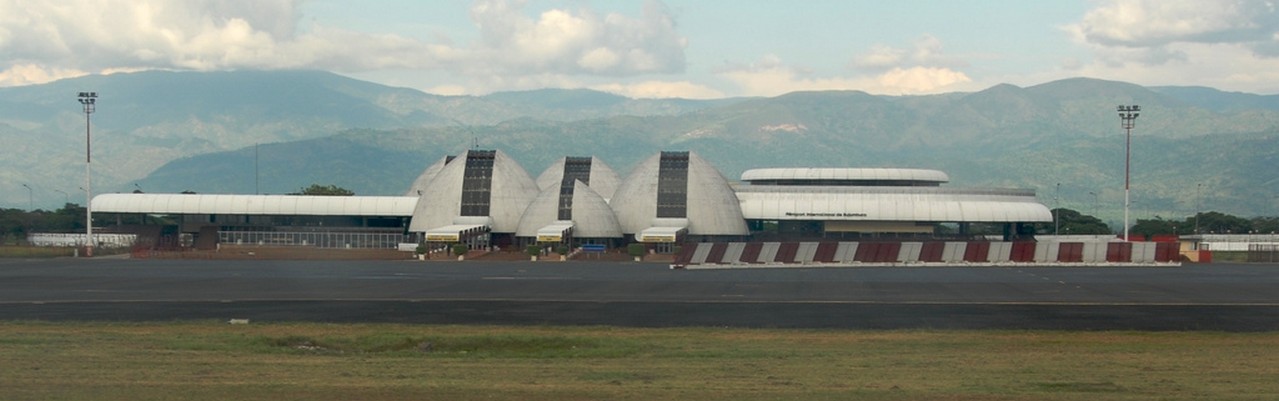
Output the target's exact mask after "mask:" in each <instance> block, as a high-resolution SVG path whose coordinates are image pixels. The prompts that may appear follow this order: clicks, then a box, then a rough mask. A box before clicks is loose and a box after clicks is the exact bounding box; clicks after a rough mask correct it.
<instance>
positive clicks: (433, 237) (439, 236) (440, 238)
mask: <svg viewBox="0 0 1279 401" xmlns="http://www.w3.org/2000/svg"><path fill="white" fill-rule="evenodd" d="M488 231H489V226H486V225H482V224H452V225H447V226H443V227H436V228H432V229H429V230H426V242H461V241H462V240H463V239H465V238H467V237H471V236H474V235H477V234H483V233H486V232H488Z"/></svg>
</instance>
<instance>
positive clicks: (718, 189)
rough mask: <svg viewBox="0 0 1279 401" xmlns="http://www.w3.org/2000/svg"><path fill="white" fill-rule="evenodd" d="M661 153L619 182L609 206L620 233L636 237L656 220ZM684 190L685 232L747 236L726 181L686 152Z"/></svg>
mask: <svg viewBox="0 0 1279 401" xmlns="http://www.w3.org/2000/svg"><path fill="white" fill-rule="evenodd" d="M661 157H662V154H661V153H658V154H656V155H653V157H650V158H648V159H647V160H645V161H644V162H642V163H640V165H639V166H637V167H635V170H633V171H631V174H630V175H628V176H627V177H626V179H624V180H622V183H621V185H619V186H618V188H617V192H615V193H614V194H613V199H612V201H611V202H609V205H610V206H611V207H612V208H613V211H614V214H616V215H617V221H618V223H620V224H621V225H622V232H624V233H627V234H635V233H638V232H640V231H642V230H644V229H646V228H649V227H652V226H653V221H654V220H655V219H657V187H658V178H659V167H660V163H661ZM688 158H689V160H688V181H687V185H688V187H687V188H685V190H686V191H685V194H686V195H685V196H686V213H685V216H684V217H683V218H685V219H687V220H688V233H689V234H691V235H747V234H749V233H750V230H749V229H748V228H747V227H746V221H745V220H744V219H743V218H742V209H741V204H740V203H739V202H738V200H737V195H736V194H734V193H733V188H732V187H730V186H729V185H728V180H727V179H725V178H724V176H723V175H722V174H720V172H719V170H716V169H715V167H714V166H712V165H711V164H710V163H708V162H707V161H706V160H704V159H702V158H701V157H700V156H698V155H697V154H696V153H693V152H689V153H688Z"/></svg>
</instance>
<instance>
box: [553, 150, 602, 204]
mask: <svg viewBox="0 0 1279 401" xmlns="http://www.w3.org/2000/svg"><path fill="white" fill-rule="evenodd" d="M584 164H585V165H584ZM566 165H567V169H566V168H565V166H566ZM582 167H586V168H587V170H586V171H584V172H579V171H573V170H576V169H580V168H582ZM566 173H567V174H570V175H572V174H574V173H577V174H578V175H583V176H585V177H584V178H586V179H583V180H582V182H585V183H586V185H590V186H591V189H592V190H594V191H595V193H597V194H599V195H600V196H602V197H604V200H606V201H607V200H609V199H612V198H613V192H616V191H617V186H618V185H619V184H621V182H622V179H621V177H618V175H617V172H615V171H613V169H612V168H611V167H609V166H608V164H605V163H604V161H603V160H600V159H599V158H598V157H594V156H592V157H589V158H586V157H561V158H559V160H556V161H555V163H551V166H550V167H547V168H546V170H544V171H542V174H541V175H539V176H537V188H538V189H540V190H543V191H545V190H546V189H547V188H551V187H556V188H558V187H559V186H560V184H561V183H562V182H563V180H564V175H565V174H566ZM582 173H585V174H582Z"/></svg>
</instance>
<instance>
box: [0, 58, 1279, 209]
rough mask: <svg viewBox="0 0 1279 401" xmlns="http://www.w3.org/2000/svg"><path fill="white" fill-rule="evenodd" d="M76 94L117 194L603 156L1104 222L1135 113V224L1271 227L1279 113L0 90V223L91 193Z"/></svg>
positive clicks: (839, 101) (275, 88)
mask: <svg viewBox="0 0 1279 401" xmlns="http://www.w3.org/2000/svg"><path fill="white" fill-rule="evenodd" d="M87 90H96V91H98V92H99V94H100V96H101V98H100V100H99V106H98V112H97V113H96V114H94V115H93V122H94V125H93V129H94V169H95V180H100V181H102V184H103V186H104V187H105V188H106V189H108V190H114V191H127V190H133V189H135V188H141V189H142V190H145V191H147V192H177V191H183V190H191V191H196V192H200V193H254V192H261V193H284V192H291V191H296V190H297V189H298V188H300V187H303V186H307V185H310V184H312V183H319V184H336V185H339V186H342V187H346V188H350V189H352V190H355V192H357V193H359V194H368V195H393V194H401V193H403V192H404V191H405V189H406V188H407V187H408V185H409V184H410V183H411V181H412V180H413V178H414V177H416V176H417V174H419V173H420V172H421V170H422V169H424V168H425V167H426V166H428V165H429V164H431V163H433V162H434V161H435V160H437V159H439V158H440V157H442V156H444V155H452V154H457V153H459V152H461V151H464V150H466V149H468V148H471V147H476V146H478V147H481V148H495V149H501V150H503V151H504V152H507V153H508V154H510V155H511V156H512V157H513V158H515V159H516V160H518V161H519V162H520V163H521V164H522V165H523V166H524V167H525V168H526V169H527V170H528V171H529V173H530V174H532V175H534V176H536V175H537V174H538V173H540V172H541V170H542V169H544V168H545V167H546V166H547V165H549V164H550V163H551V161H553V160H554V159H556V158H558V157H561V156H565V155H595V156H598V157H600V158H601V159H603V160H604V161H605V162H607V163H609V164H610V165H612V167H613V168H614V169H616V170H618V171H619V172H620V173H623V174H625V172H626V171H628V170H629V169H630V167H631V166H633V165H635V164H636V163H638V162H639V161H640V160H642V159H643V158H646V157H648V156H651V155H652V154H653V153H655V152H657V151H659V150H693V151H696V152H698V153H699V154H701V155H703V156H704V157H705V158H707V159H708V160H710V161H711V162H712V163H714V164H715V165H716V166H717V167H719V169H720V170H721V171H722V172H723V173H724V175H725V176H726V177H728V178H730V179H735V178H737V176H738V175H739V174H740V173H741V172H742V171H744V170H745V169H749V168H755V167H781V166H816V167H845V166H847V167H917V168H932V169H939V170H943V171H946V172H947V173H949V175H950V177H951V181H952V182H951V184H948V185H951V186H976V187H1019V188H1032V189H1036V190H1037V191H1038V193H1039V195H1040V199H1041V200H1043V202H1044V203H1045V204H1047V205H1049V206H1054V207H1055V206H1062V207H1069V208H1072V209H1076V210H1080V211H1082V212H1085V213H1090V214H1097V215H1100V216H1103V217H1104V218H1106V219H1109V220H1112V221H1113V220H1115V219H1117V218H1119V217H1120V216H1121V214H1119V213H1120V210H1122V199H1123V177H1124V174H1123V173H1124V149H1125V143H1124V141H1125V135H1124V131H1123V130H1122V129H1121V128H1120V121H1119V118H1118V115H1117V112H1116V106H1117V105H1121V104H1123V105H1131V104H1138V105H1140V106H1141V107H1142V111H1141V115H1140V117H1138V119H1137V120H1136V127H1135V129H1134V130H1133V131H1132V163H1131V165H1132V174H1131V176H1132V191H1133V198H1132V199H1133V200H1134V202H1133V206H1132V209H1133V211H1134V215H1135V217H1137V218H1149V217H1155V216H1161V217H1168V218H1180V217H1184V216H1187V215H1191V214H1193V213H1194V212H1195V211H1196V210H1205V211H1206V210H1217V211H1222V212H1227V213H1234V214H1240V215H1249V216H1250V215H1276V214H1279V213H1275V209H1276V207H1277V206H1279V205H1277V203H1279V198H1276V197H1275V195H1276V194H1279V172H1277V170H1276V168H1275V166H1279V160H1277V159H1279V96H1274V95H1271V96H1263V95H1255V94H1247V93H1232V92H1223V91H1218V90H1215V89H1211V88H1202V87H1143V86H1138V85H1134V84H1129V83H1123V82H1114V81H1103V80H1097V79H1088V78H1075V79H1067V80H1061V81H1054V82H1049V83H1045V84H1041V85H1035V86H1030V87H1024V88H1023V87H1017V86H1013V85H997V86H994V87H991V88H988V89H986V90H983V91H979V92H971V93H946V94H938V95H926V96H882V95H871V94H867V93H864V92H858V91H829V92H796V93H790V94H786V95H782V96H777V97H771V98H734V99H721V100H681V99H659V100H645V99H628V98H624V97H620V96H616V95H611V94H606V93H602V92H594V91H589V90H556V89H548V90H538V91H528V92H514V93H495V94H491V95H487V96H454V97H449V96H436V95H430V94H425V93H422V92H418V91H414V90H411V89H403V88H391V87H385V86H381V85H377V84H373V83H368V82H362V81H358V80H353V79H349V78H344V77H341V76H338V75H334V74H329V73H324V72H311V71H277V72H258V71H246V72H219V73H196V72H146V73H133V74H115V75H108V76H89V77H83V78H77V79H70V80H63V81H57V82H53V83H49V84H43V85H35V86H28V87H17V88H0V139H2V140H3V142H4V144H5V148H8V149H17V151H16V152H7V153H9V155H11V156H6V157H5V159H4V161H3V162H0V186H2V187H4V188H14V187H17V189H16V190H7V191H5V192H4V195H3V196H2V197H0V203H3V204H6V205H12V206H14V207H16V206H19V205H21V204H22V202H25V201H26V199H25V197H26V195H27V194H25V193H21V192H17V191H18V190H25V189H23V188H21V184H22V183H40V184H41V185H42V186H50V187H51V186H55V185H57V186H62V187H65V188H76V186H77V185H79V183H80V182H82V180H83V174H84V173H83V167H84V165H83V152H84V148H83V147H84V143H83V141H84V138H83V131H84V128H83V125H84V115H83V114H82V113H80V110H79V105H78V104H76V103H72V102H73V101H74V100H73V99H74V95H75V93H77V92H79V91H87ZM37 167H38V168H37ZM96 185H97V184H95V186H96ZM33 186H35V185H33ZM41 189H43V188H41ZM61 190H62V191H67V192H70V189H61ZM60 197H61V194H57V195H55V198H50V197H49V195H48V194H46V195H45V197H44V200H42V202H44V203H47V202H48V201H52V200H54V199H57V200H60Z"/></svg>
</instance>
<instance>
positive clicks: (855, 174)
mask: <svg viewBox="0 0 1279 401" xmlns="http://www.w3.org/2000/svg"><path fill="white" fill-rule="evenodd" d="M755 180H896V181H924V182H949V181H950V176H947V175H946V173H945V172H941V171H937V170H924V169H913V168H838V167H836V168H823V167H785V168H757V169H750V170H746V171H744V172H742V181H755Z"/></svg>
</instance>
